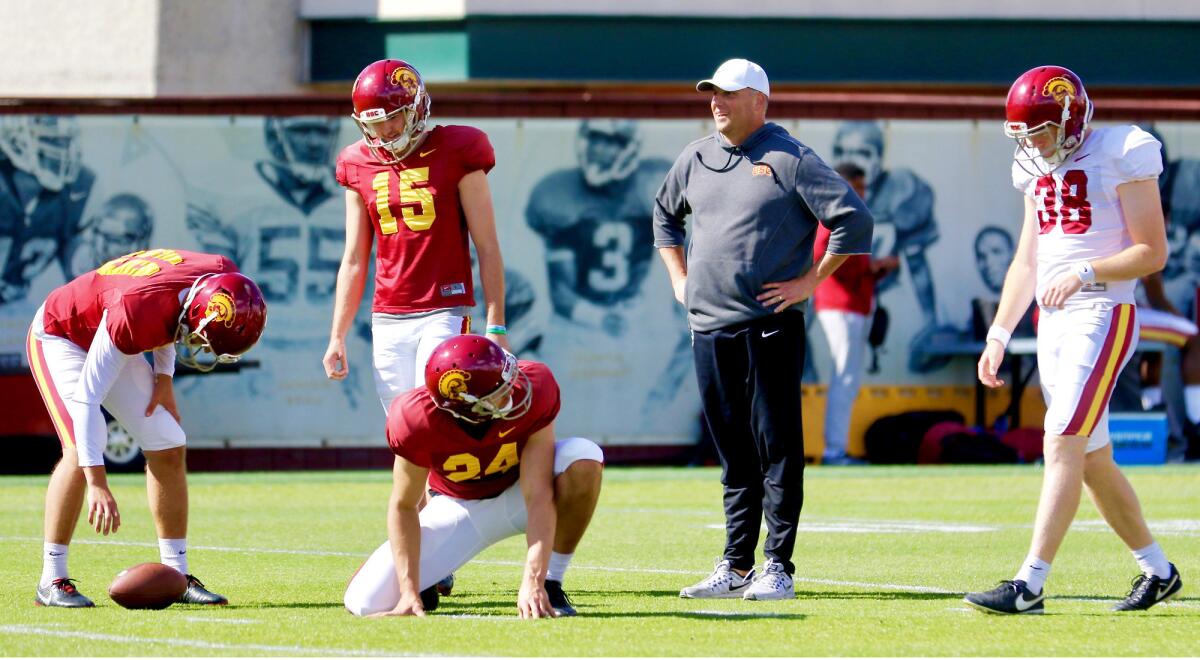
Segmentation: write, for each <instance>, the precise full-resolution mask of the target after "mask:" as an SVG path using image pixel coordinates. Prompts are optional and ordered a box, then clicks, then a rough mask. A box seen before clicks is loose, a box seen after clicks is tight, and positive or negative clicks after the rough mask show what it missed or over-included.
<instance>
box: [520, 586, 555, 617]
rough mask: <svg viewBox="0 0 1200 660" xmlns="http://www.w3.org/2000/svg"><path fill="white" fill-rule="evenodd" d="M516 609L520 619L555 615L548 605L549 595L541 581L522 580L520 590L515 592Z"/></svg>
mask: <svg viewBox="0 0 1200 660" xmlns="http://www.w3.org/2000/svg"><path fill="white" fill-rule="evenodd" d="M517 611H518V612H519V613H520V615H521V618H522V619H545V618H554V617H555V616H557V615H556V614H555V613H554V608H553V607H551V606H550V596H549V595H547V594H546V587H545V585H543V584H541V583H530V582H529V581H528V580H525V581H522V583H521V591H520V592H519V593H518V594H517Z"/></svg>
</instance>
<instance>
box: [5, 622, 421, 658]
mask: <svg viewBox="0 0 1200 660" xmlns="http://www.w3.org/2000/svg"><path fill="white" fill-rule="evenodd" d="M0 634H6V635H37V636H39V637H62V638H66V639H87V640H92V641H96V642H116V643H119V644H161V645H163V646H167V647H172V648H179V647H187V648H194V649H207V650H224V651H264V652H271V653H283V654H287V655H321V656H338V655H353V656H382V657H388V656H404V657H413V656H415V655H417V654H413V653H403V652H399V651H364V650H362V649H333V648H324V647H317V646H276V645H271V644H226V643H224V642H208V641H203V640H198V639H178V638H169V637H137V636H134V635H108V634H104V633H94V632H86V631H82V630H63V629H61V628H51V627H48V626H24V625H8V626H2V625H0Z"/></svg>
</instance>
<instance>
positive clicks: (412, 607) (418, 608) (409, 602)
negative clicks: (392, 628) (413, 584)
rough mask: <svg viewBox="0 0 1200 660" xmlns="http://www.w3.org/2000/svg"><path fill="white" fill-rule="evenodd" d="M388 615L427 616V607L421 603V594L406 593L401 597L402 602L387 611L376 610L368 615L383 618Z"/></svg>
mask: <svg viewBox="0 0 1200 660" xmlns="http://www.w3.org/2000/svg"><path fill="white" fill-rule="evenodd" d="M387 616H425V607H424V606H423V605H421V595H420V594H406V595H403V596H401V597H400V602H398V603H396V606H395V607H393V608H392V609H390V610H388V611H387V612H376V613H375V614H369V615H367V618H368V619H382V618H383V617H387Z"/></svg>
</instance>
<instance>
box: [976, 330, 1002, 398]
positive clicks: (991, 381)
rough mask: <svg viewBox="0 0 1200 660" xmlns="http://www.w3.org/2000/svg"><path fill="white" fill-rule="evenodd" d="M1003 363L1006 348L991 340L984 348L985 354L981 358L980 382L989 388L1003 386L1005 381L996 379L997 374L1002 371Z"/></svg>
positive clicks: (979, 367) (979, 368)
mask: <svg viewBox="0 0 1200 660" xmlns="http://www.w3.org/2000/svg"><path fill="white" fill-rule="evenodd" d="M1003 361H1004V347H1003V346H1001V345H1000V342H998V341H996V340H994V339H992V340H989V341H988V342H987V343H986V344H985V345H984V347H983V353H982V354H981V355H980V356H979V366H978V371H979V382H981V383H983V384H984V385H986V386H988V387H1001V386H1003V385H1004V381H1003V380H1001V379H1000V378H997V377H996V372H998V371H999V370H1000V363H1001V362H1003Z"/></svg>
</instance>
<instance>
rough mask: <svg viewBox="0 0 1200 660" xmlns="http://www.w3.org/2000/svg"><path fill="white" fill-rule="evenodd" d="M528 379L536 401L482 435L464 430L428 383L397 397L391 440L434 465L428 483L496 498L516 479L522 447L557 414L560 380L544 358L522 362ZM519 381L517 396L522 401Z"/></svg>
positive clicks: (408, 456)
mask: <svg viewBox="0 0 1200 660" xmlns="http://www.w3.org/2000/svg"><path fill="white" fill-rule="evenodd" d="M517 368H518V369H520V370H521V371H522V372H523V373H524V374H525V375H526V376H527V377H528V378H529V387H530V388H531V389H532V390H533V403H532V405H531V406H530V408H529V411H528V412H526V413H525V414H524V415H521V416H520V417H518V418H516V419H512V420H507V419H497V420H494V421H492V422H489V423H487V424H486V426H480V427H479V428H478V429H475V428H472V429H471V430H478V431H482V432H483V436H482V437H480V438H478V439H477V438H476V437H474V436H473V435H472V434H470V433H468V432H467V431H466V430H465V428H464V427H465V426H466V423H465V422H460V421H459V420H458V419H457V418H456V417H454V416H453V415H451V414H450V413H448V412H446V411H445V410H442V409H440V408H438V407H437V406H436V405H435V404H434V403H433V399H432V398H430V396H429V392H428V391H426V389H425V388H424V387H417V388H414V389H411V390H409V391H408V392H407V393H405V394H403V395H402V396H400V397H397V398H396V400H395V401H393V402H392V409H391V411H390V413H389V414H388V422H387V440H388V445H389V446H390V447H391V448H392V452H393V453H395V454H396V455H397V456H400V457H402V458H404V459H405V460H407V461H408V462H410V463H412V464H413V465H418V466H420V467H423V468H428V469H429V486H430V488H432V489H433V490H434V491H436V492H439V493H441V494H443V495H449V496H451V497H457V498H459V499H467V500H481V499H485V498H489V497H495V496H496V495H499V494H500V493H502V492H504V490H505V489H506V488H508V487H509V486H511V485H513V484H514V483H516V482H517V478H518V476H519V475H520V469H518V464H519V463H520V461H521V451H522V450H523V449H525V443H526V442H527V441H528V440H529V436H531V435H533V434H534V433H535V432H536V431H539V430H541V429H543V428H545V427H546V425H547V424H550V423H551V422H553V421H554V418H555V417H556V416H558V408H559V392H558V383H557V382H555V380H554V375H553V374H551V373H550V369H549V368H548V367H547V366H546V365H544V364H542V363H540V362H532V361H529V360H521V361H519V362H518V363H517ZM522 395H523V392H522V391H521V389H520V384H518V387H517V388H514V390H513V400H520V399H521V397H522Z"/></svg>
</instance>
